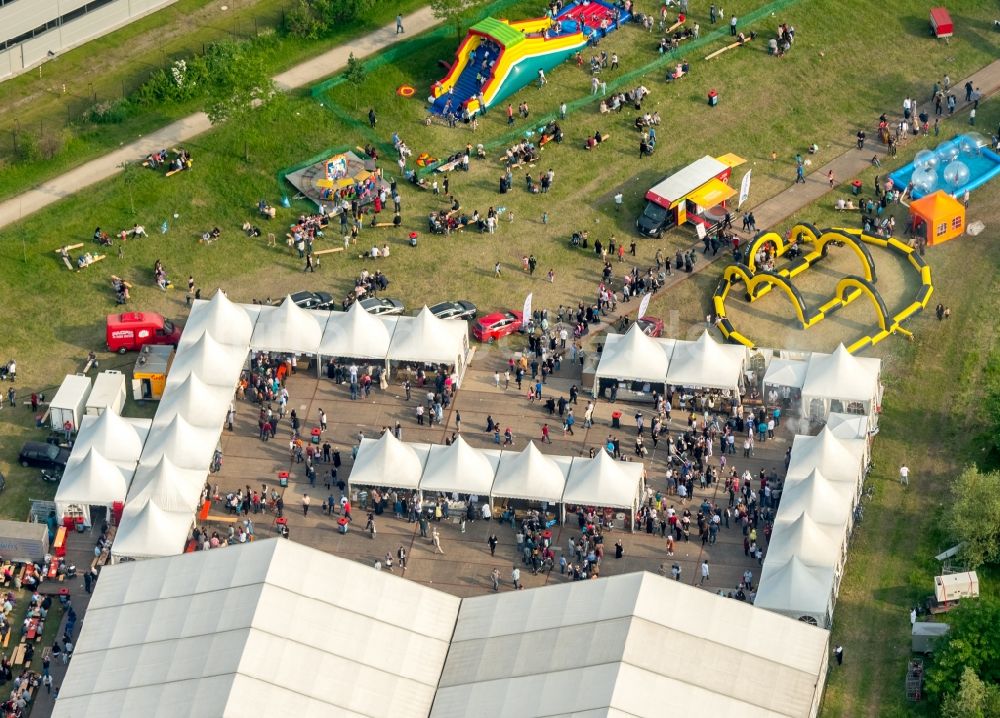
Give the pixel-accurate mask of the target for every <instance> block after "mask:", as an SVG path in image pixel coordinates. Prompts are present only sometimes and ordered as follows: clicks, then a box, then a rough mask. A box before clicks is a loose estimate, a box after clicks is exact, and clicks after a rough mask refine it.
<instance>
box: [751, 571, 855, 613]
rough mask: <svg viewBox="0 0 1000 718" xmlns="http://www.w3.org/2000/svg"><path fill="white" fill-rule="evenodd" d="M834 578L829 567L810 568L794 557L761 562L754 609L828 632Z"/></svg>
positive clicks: (834, 574) (834, 575) (831, 611)
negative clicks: (761, 568)
mask: <svg viewBox="0 0 1000 718" xmlns="http://www.w3.org/2000/svg"><path fill="white" fill-rule="evenodd" d="M836 581H837V577H836V572H835V571H834V569H833V568H832V567H830V566H810V565H808V564H807V563H805V562H804V561H802V560H801V559H800V558H798V557H797V556H792V557H791V558H789V559H788V560H787V561H786V562H784V563H778V562H771V561H765V562H764V568H763V570H762V571H761V575H760V585H759V586H758V588H757V597H756V598H755V599H754V606H756V607H757V608H763V609H766V610H768V611H774V612H775V613H780V614H783V615H785V616H788V617H789V618H794V619H795V620H797V621H805V622H808V623H812V624H813V625H817V626H821V627H822V628H829V627H830V624H831V623H832V622H833V599H834V590H835V588H834V587H835V585H836Z"/></svg>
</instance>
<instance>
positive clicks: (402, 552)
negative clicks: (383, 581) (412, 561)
mask: <svg viewBox="0 0 1000 718" xmlns="http://www.w3.org/2000/svg"><path fill="white" fill-rule="evenodd" d="M396 560H397V561H398V562H399V570H400V571H402V572H403V573H406V549H405V548H403V546H402V545H400V547H399V548H398V549H396Z"/></svg>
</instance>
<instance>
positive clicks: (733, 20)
mask: <svg viewBox="0 0 1000 718" xmlns="http://www.w3.org/2000/svg"><path fill="white" fill-rule="evenodd" d="M729 34H730V35H732V36H733V37H736V16H735V15H733V17H732V18H731V19H730V20H729Z"/></svg>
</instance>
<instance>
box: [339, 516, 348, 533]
mask: <svg viewBox="0 0 1000 718" xmlns="http://www.w3.org/2000/svg"><path fill="white" fill-rule="evenodd" d="M347 525H348V522H347V519H345V518H339V519H337V533H342V534H346V533H347Z"/></svg>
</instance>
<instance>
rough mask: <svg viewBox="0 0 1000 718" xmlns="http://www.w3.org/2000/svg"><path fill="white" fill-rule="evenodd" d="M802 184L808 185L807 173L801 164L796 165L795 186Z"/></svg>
mask: <svg viewBox="0 0 1000 718" xmlns="http://www.w3.org/2000/svg"><path fill="white" fill-rule="evenodd" d="M800 182H801V183H802V184H805V183H806V171H805V167H804V166H803V165H802V163H801V162H799V163H798V164H797V165H795V184H799V183H800Z"/></svg>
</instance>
